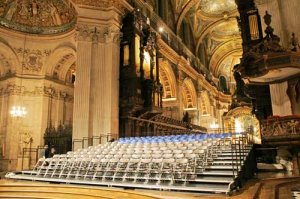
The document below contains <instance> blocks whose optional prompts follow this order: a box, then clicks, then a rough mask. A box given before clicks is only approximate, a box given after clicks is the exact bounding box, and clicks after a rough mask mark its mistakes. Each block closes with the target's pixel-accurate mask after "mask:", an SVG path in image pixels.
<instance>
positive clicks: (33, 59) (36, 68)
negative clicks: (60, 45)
mask: <svg viewBox="0 0 300 199" xmlns="http://www.w3.org/2000/svg"><path fill="white" fill-rule="evenodd" d="M14 50H15V52H16V53H17V54H18V56H19V57H23V61H22V67H23V69H24V70H26V71H30V72H34V73H36V72H40V71H41V70H42V68H43V64H44V62H45V60H46V58H47V57H49V55H50V54H51V50H36V49H29V48H26V49H25V50H24V49H23V48H14Z"/></svg>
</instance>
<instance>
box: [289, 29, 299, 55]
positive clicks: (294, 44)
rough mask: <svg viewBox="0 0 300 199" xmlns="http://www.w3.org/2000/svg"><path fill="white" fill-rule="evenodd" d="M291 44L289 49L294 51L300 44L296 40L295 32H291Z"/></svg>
mask: <svg viewBox="0 0 300 199" xmlns="http://www.w3.org/2000/svg"><path fill="white" fill-rule="evenodd" d="M291 44H292V49H291V50H292V51H294V52H297V51H298V48H299V47H300V45H299V41H298V38H297V37H296V35H295V33H292V38H291Z"/></svg>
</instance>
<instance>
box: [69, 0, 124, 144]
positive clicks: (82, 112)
mask: <svg viewBox="0 0 300 199" xmlns="http://www.w3.org/2000/svg"><path fill="white" fill-rule="evenodd" d="M76 2H77V3H78V4H79V5H78V7H79V8H78V15H79V16H78V24H77V69H76V70H77V71H76V85H75V90H74V113H73V139H82V138H83V137H90V138H91V137H93V136H101V135H105V134H109V133H111V134H112V137H113V138H115V137H118V131H119V63H120V60H119V55H120V44H119V42H120V25H121V24H120V14H121V7H122V3H124V1H108V0H106V1H104V0H102V1H100V0H98V1H97V0H95V1H90V2H87V3H85V2H84V1H80V0H75V3H76ZM82 4H85V5H82ZM86 4H91V5H86ZM122 8H123V7H122ZM76 147H77V146H75V149H76Z"/></svg>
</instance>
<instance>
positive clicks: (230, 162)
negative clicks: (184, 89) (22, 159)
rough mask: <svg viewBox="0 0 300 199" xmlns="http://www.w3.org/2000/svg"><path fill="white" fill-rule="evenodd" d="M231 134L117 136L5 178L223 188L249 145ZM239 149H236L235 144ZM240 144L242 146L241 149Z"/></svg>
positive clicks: (203, 189) (231, 183) (230, 185)
mask: <svg viewBox="0 0 300 199" xmlns="http://www.w3.org/2000/svg"><path fill="white" fill-rule="evenodd" d="M241 138H243V137H239V136H238V137H236V138H232V135H231V134H189V135H174V136H152V137H131V138H120V139H119V140H118V141H115V142H113V143H106V144H104V145H98V146H95V147H88V148H86V149H79V150H77V151H75V152H68V153H67V154H63V155H55V156H54V157H53V158H47V159H40V160H39V161H38V163H37V164H36V166H35V168H34V170H33V171H27V172H25V171H24V172H22V173H20V174H18V173H9V174H7V175H6V177H7V178H14V179H27V180H40V181H52V182H64V183H78V184H93V185H105V186H119V187H132V188H150V189H160V190H162V189H167V190H182V191H199V192H224V193H229V192H230V191H231V189H232V188H233V186H234V182H235V178H236V177H237V176H238V173H239V172H240V170H241V166H242V165H243V162H244V160H245V159H246V157H247V155H248V152H249V150H250V148H249V147H247V148H245V147H244V148H241V146H246V145H245V144H243V145H241V144H240V143H239V147H238V148H236V147H235V148H232V146H233V145H232V144H233V142H232V140H233V139H239V140H240V139H241ZM237 149H239V150H237ZM241 149H242V150H241Z"/></svg>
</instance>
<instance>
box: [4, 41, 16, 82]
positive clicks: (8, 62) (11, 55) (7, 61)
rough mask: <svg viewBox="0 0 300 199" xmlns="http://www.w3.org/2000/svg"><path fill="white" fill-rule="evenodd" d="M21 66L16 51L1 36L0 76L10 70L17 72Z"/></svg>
mask: <svg viewBox="0 0 300 199" xmlns="http://www.w3.org/2000/svg"><path fill="white" fill-rule="evenodd" d="M19 66H20V61H19V58H18V56H17V54H16V53H15V51H14V50H13V49H12V48H11V47H10V46H9V45H8V44H7V43H6V42H4V41H3V39H2V38H0V77H2V76H5V75H6V74H7V73H8V72H10V73H16V72H17V71H18V70H20V69H18V68H19Z"/></svg>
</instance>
